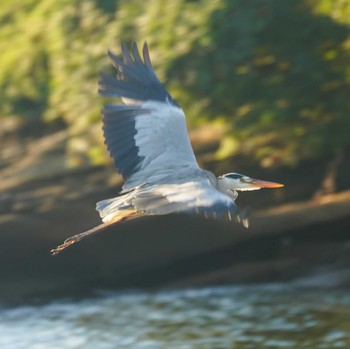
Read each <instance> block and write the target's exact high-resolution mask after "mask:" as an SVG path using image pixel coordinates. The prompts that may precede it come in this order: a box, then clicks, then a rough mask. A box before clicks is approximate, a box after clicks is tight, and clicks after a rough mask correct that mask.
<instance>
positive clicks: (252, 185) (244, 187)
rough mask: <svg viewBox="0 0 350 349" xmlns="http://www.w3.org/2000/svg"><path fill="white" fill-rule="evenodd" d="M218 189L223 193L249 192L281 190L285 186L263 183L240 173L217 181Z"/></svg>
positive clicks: (222, 177)
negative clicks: (269, 189)
mask: <svg viewBox="0 0 350 349" xmlns="http://www.w3.org/2000/svg"><path fill="white" fill-rule="evenodd" d="M217 181H218V189H219V190H220V191H222V192H227V191H232V192H234V191H237V190H238V191H248V190H258V189H261V188H280V187H283V184H280V183H275V182H268V181H262V180H260V179H255V178H251V177H248V176H245V175H242V174H239V173H227V174H224V175H222V176H220V177H218V179H217Z"/></svg>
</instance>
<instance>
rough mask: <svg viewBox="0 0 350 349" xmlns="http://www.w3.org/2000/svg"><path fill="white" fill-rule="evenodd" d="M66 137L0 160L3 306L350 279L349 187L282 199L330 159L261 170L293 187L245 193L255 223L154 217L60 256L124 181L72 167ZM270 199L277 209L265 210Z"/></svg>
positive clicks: (310, 187) (313, 183) (315, 180)
mask: <svg viewBox="0 0 350 349" xmlns="http://www.w3.org/2000/svg"><path fill="white" fill-rule="evenodd" d="M65 137H66V136H65V134H63V133H62V134H57V135H55V137H54V138H53V137H52V136H50V138H48V139H42V140H41V144H40V147H38V146H37V145H36V146H33V149H32V151H31V152H29V153H28V154H23V155H24V156H22V157H21V158H23V160H22V161H14V162H13V163H12V164H11V163H10V164H7V166H5V167H3V168H0V175H1V178H2V181H1V183H0V186H1V190H2V191H1V195H0V246H1V254H0V280H1V287H0V305H1V304H19V303H30V302H36V301H38V302H41V301H45V300H48V299H55V298H62V297H74V296H85V295H89V294H93V293H94V292H95V291H96V290H104V289H122V288H124V289H125V288H164V287H192V286H194V287H195V286H202V285H213V284H223V283H230V284H232V283H253V282H283V281H292V280H299V281H298V282H301V283H303V284H313V285H321V284H322V285H326V286H350V272H349V270H350V257H349V256H350V253H349V252H350V231H349V227H350V191H346V190H344V191H342V192H340V193H338V194H334V195H327V196H322V197H320V198H318V199H317V200H314V201H305V202H303V203H295V204H282V203H283V202H285V201H291V200H296V199H300V198H301V197H310V196H311V195H312V193H314V192H315V189H317V187H319V185H320V183H321V180H322V176H319V177H317V176H316V175H314V174H315V173H322V171H321V172H320V169H322V168H323V169H325V168H326V166H324V165H319V167H317V166H316V165H315V166H311V165H313V164H309V165H308V166H309V168H306V167H307V166H306V167H305V168H304V171H300V169H299V171H297V170H295V172H293V171H294V170H293V171H290V172H289V173H287V174H285V173H282V172H281V173H277V174H276V173H265V174H264V173H263V174H262V175H263V177H262V178H264V177H265V178H266V179H271V180H276V181H281V182H285V183H286V184H287V186H286V189H283V190H285V191H279V190H271V191H267V190H266V191H259V192H255V193H242V194H241V195H240V197H239V200H238V203H239V204H240V205H241V206H243V207H244V206H245V205H247V204H249V205H250V206H252V207H253V216H252V220H251V227H250V228H249V229H248V230H246V229H244V228H243V227H241V226H240V225H238V224H236V223H232V222H218V221H212V220H205V219H202V218H200V217H189V216H185V215H174V216H164V217H148V218H144V219H141V220H139V221H135V222H131V223H126V224H120V225H119V226H117V227H114V228H110V230H109V231H107V232H106V233H105V234H101V235H100V236H96V237H94V238H90V239H88V240H86V241H83V242H81V243H80V244H77V245H76V246H73V247H71V248H69V249H68V250H67V251H65V252H64V253H62V254H61V255H59V256H56V257H52V256H51V255H50V253H49V251H50V249H51V248H53V247H55V246H56V245H58V244H59V243H61V242H62V241H63V240H64V239H65V238H66V237H68V236H70V235H73V234H75V233H78V232H80V231H83V230H84V229H87V228H90V227H92V226H94V225H97V224H99V223H100V219H99V217H98V214H97V213H96V212H95V211H94V206H95V203H96V202H97V201H98V200H101V199H104V198H107V197H111V196H113V195H115V194H116V192H117V191H118V186H119V185H120V180H119V179H118V177H117V176H116V175H114V174H113V175H112V176H111V175H110V174H111V173H108V170H107V171H106V170H105V169H103V168H93V169H84V170H78V171H67V170H64V166H63V164H64V160H63V158H62V151H58V150H57V149H59V145H60V144H62V142H64V140H65ZM55 142H56V143H55ZM312 169H313V171H314V174H312V172H310V171H311V170H312ZM306 170H307V171H308V172H307V173H306V172H305V171H306ZM111 171H112V170H111ZM248 173H249V172H248ZM341 173H344V172H342V171H341ZM251 174H252V175H259V176H260V174H255V173H251ZM106 178H111V179H110V180H106ZM283 179H285V180H283ZM298 183H299V184H300V183H303V184H304V192H303V194H300V193H299V194H297V192H298V190H301V189H300V185H299V186H298ZM305 185H306V187H305ZM343 187H344V189H345V187H346V186H343ZM288 188H289V189H288ZM305 188H306V189H305ZM305 190H306V193H305ZM266 203H272V204H274V205H275V208H269V209H265V210H264V211H263V210H261V207H264V206H266ZM255 207H257V208H255ZM259 207H260V209H259ZM276 207H277V208H276Z"/></svg>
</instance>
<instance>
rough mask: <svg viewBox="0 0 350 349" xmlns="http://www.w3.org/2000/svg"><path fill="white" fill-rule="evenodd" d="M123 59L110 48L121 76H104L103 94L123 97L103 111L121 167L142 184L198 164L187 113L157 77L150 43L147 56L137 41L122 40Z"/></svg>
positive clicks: (109, 142)
mask: <svg viewBox="0 0 350 349" xmlns="http://www.w3.org/2000/svg"><path fill="white" fill-rule="evenodd" d="M121 50H122V56H123V59H121V58H119V57H117V56H115V55H114V54H112V53H111V52H109V53H108V54H109V57H110V58H111V60H112V62H113V65H114V67H115V68H116V69H117V71H118V75H117V78H114V77H111V76H107V75H102V77H101V79H100V81H99V86H100V88H99V93H100V94H101V95H103V96H107V97H120V98H122V101H123V102H124V103H125V104H107V105H105V107H104V110H103V124H104V126H103V130H104V136H105V143H106V145H107V147H108V150H109V152H110V155H111V157H112V159H113V161H114V165H115V167H116V169H117V171H118V172H119V173H120V174H122V176H123V178H124V179H125V180H127V181H128V182H129V184H130V185H129V187H130V186H131V187H134V186H136V185H139V184H141V183H142V181H144V179H145V178H147V177H149V175H150V174H152V173H154V172H155V171H158V170H162V171H164V170H165V169H169V170H171V169H176V168H184V167H196V168H198V165H197V162H196V159H195V155H194V153H193V150H192V147H191V144H190V141H189V138H188V134H187V127H186V120H185V115H184V113H183V111H182V109H181V108H180V107H179V105H178V104H177V103H176V101H175V100H174V99H173V98H172V97H171V96H170V94H169V93H168V92H167V91H166V89H165V88H164V86H163V85H162V84H161V83H160V81H159V80H158V78H157V77H156V75H155V73H154V71H153V68H152V65H151V61H150V58H149V53H148V47H147V44H144V46H143V60H142V58H141V56H140V53H139V51H138V48H137V45H136V44H134V45H133V46H132V49H131V52H130V51H129V50H128V49H127V47H126V46H125V45H122V47H121Z"/></svg>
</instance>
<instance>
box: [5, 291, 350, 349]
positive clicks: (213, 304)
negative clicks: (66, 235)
mask: <svg viewBox="0 0 350 349" xmlns="http://www.w3.org/2000/svg"><path fill="white" fill-rule="evenodd" d="M0 348H1V349H44V348H45V349H47V348H49V349H55V348H57V349H67V348H69V349H73V348H74V349H77V348H84V349H89V348H91V349H109V348H113V349H123V348H132V349H141V348H142V349H146V348H147V349H153V348H155V349H158V348H162V349H163V348H164V349H172V348H174V349H194V348H198V349H207V348H208V349H209V348H210V349H216V348H217V349H219V348H222V349H224V348H225V349H226V348H233V349H234V348H237V349H245V348H254V349H264V348H298V349H300V348H312V349H317V348H325V349H330V348H347V349H348V348H350V294H349V292H347V291H345V290H344V291H340V290H313V289H297V288H293V287H287V286H278V285H274V286H259V287H222V288H207V289H200V290H185V291H173V292H159V293H138V294H116V293H108V294H103V295H101V296H100V297H97V298H93V299H85V300H80V301H64V302H54V303H51V304H48V305H41V306H25V307H24V306H22V307H18V308H13V309H8V308H7V309H5V308H3V309H0Z"/></svg>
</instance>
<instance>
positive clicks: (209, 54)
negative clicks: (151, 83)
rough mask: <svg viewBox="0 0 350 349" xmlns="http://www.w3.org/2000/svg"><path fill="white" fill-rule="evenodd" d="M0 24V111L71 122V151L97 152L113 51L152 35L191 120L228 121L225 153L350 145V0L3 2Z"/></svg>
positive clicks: (163, 72) (277, 153) (290, 154)
mask: <svg viewBox="0 0 350 349" xmlns="http://www.w3.org/2000/svg"><path fill="white" fill-rule="evenodd" d="M0 24H1V37H2V40H1V42H0V49H1V65H0V88H1V91H2V93H1V96H0V98H1V100H0V115H1V116H13V117H18V118H21V119H22V120H23V122H25V123H28V122H32V123H37V122H39V121H41V122H42V121H45V122H49V121H51V120H58V119H59V120H64V123H65V124H66V125H67V127H68V128H69V130H70V132H71V134H72V142H71V144H70V145H69V147H68V150H69V151H71V152H72V153H74V152H79V151H81V152H82V153H88V154H90V156H92V157H93V158H94V157H95V158H96V157H100V154H101V152H100V151H99V150H98V149H99V148H98V147H101V144H102V139H101V138H102V137H101V132H100V131H99V129H100V115H99V109H100V108H101V104H102V102H101V100H100V98H99V97H98V96H97V94H96V90H97V79H98V72H100V71H108V70H109V69H110V67H109V62H108V59H107V58H106V56H105V53H106V50H107V48H110V49H112V50H114V51H115V52H119V43H120V41H122V40H126V41H133V40H136V41H138V42H140V43H141V42H142V41H144V40H146V39H147V41H148V43H149V46H150V49H151V57H152V60H153V62H154V66H155V69H156V71H157V74H158V75H159V76H160V77H161V79H162V80H163V81H165V82H168V84H167V86H168V88H169V90H170V91H171V93H172V94H173V95H174V96H175V97H176V98H177V100H178V101H179V102H180V103H181V105H182V106H183V108H184V109H185V110H186V112H187V114H188V116H189V119H190V121H191V122H193V123H195V122H202V121H203V120H215V119H220V120H225V122H226V124H227V135H226V138H225V139H223V141H222V147H221V149H219V151H218V156H219V157H220V158H222V156H230V155H234V154H237V153H244V154H247V155H249V156H254V157H255V158H256V159H258V160H260V161H261V163H262V164H263V165H265V166H270V165H274V164H276V163H295V162H297V161H299V160H301V159H304V158H310V157H323V156H330V155H332V154H333V153H334V152H336V151H337V150H339V149H341V148H345V147H348V146H349V145H350V137H349V134H350V117H349V111H350V96H349V91H350V89H349V87H350V65H349V62H350V39H349V38H350V35H349V34H350V28H349V26H350V0H284V1H280V0H215V1H209V0H196V1H193V0H192V1H189V0H187V1H186V0H178V1H170V0H146V1H143V2H140V1H139V0H120V1H112V0H104V1H97V0H59V1H57V0H25V1H22V2H16V1H9V0H6V1H2V2H1V4H0ZM84 142H85V143H84ZM82 143H83V144H84V146H82ZM75 144H79V146H76V147H75V146H74V145H75ZM89 145H91V150H88V147H89ZM233 145H234V146H233ZM79 149H81V150H79ZM96 154H97V155H96ZM223 154H224V155H223ZM94 161H95V162H96V161H98V160H96V159H94Z"/></svg>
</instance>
